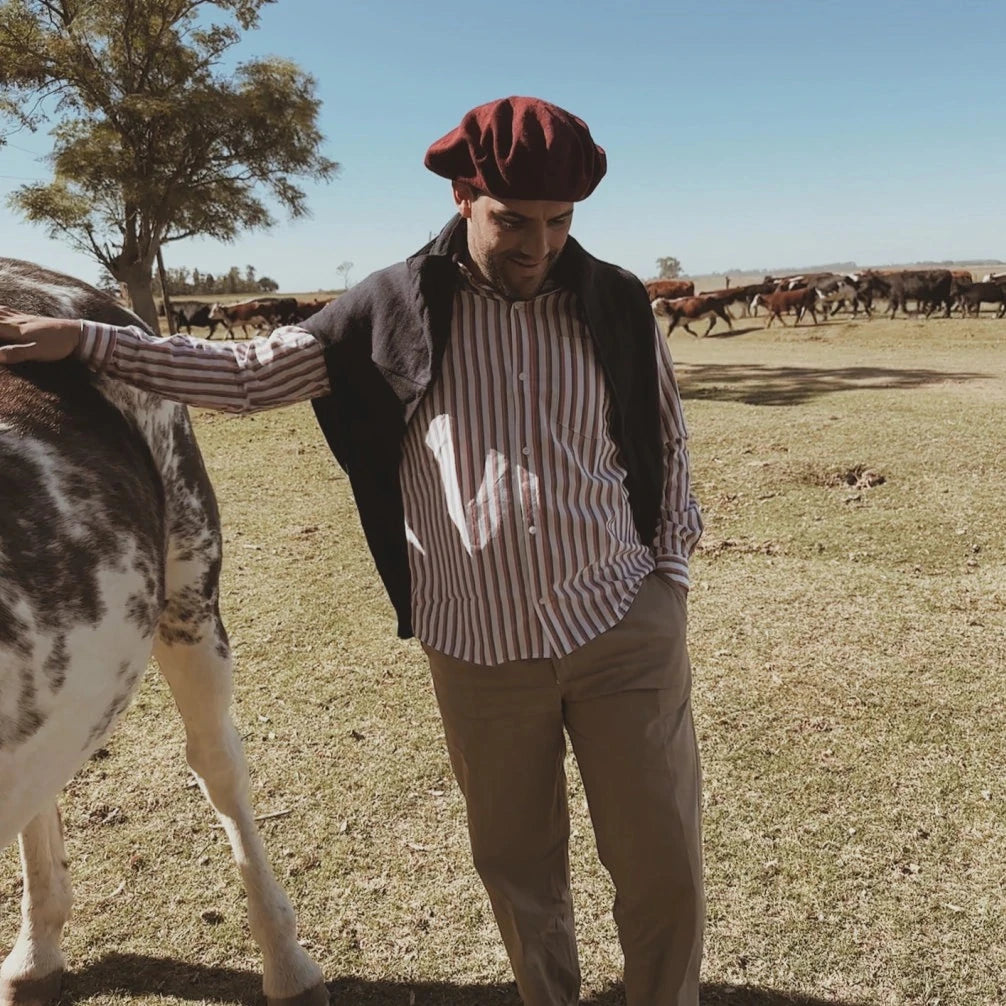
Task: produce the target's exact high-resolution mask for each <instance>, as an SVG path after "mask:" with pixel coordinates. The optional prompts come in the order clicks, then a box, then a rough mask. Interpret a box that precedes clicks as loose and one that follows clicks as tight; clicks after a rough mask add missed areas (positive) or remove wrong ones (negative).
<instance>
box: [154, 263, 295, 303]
mask: <svg viewBox="0 0 1006 1006" xmlns="http://www.w3.org/2000/svg"><path fill="white" fill-rule="evenodd" d="M164 275H165V279H166V281H167V287H168V295H169V296H179V295H184V294H190V293H191V294H213V293H275V291H277V290H278V289H279V283H277V282H276V280H274V279H272V278H271V277H269V276H259V275H258V270H257V269H256V268H255V266H253V265H246V266H245V267H244V271H243V272H242V270H241V269H239V268H238V267H237V266H236V265H232V266H231V267H230V269H228V270H227V272H225V273H220V274H218V275H214V274H213V273H211V272H201V271H200V270H199V269H195V268H193V269H190V268H189V267H188V266H184V265H183V266H178V267H177V268H173V269H165V270H164ZM154 294H155V295H156V296H158V297H159V296H161V283H160V280H159V279H158V278H157V277H156V276H155V277H154Z"/></svg>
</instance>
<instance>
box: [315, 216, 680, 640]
mask: <svg viewBox="0 0 1006 1006" xmlns="http://www.w3.org/2000/svg"><path fill="white" fill-rule="evenodd" d="M466 235H467V232H466V229H465V223H464V221H463V220H462V219H461V218H460V217H458V216H455V217H454V219H453V220H451V221H450V223H448V225H447V226H446V227H445V228H444V229H443V231H441V233H440V234H439V235H438V236H437V237H436V238H435V239H434V240H433V241H431V242H430V243H429V244H428V245H426V246H425V247H424V248H422V249H420V250H419V251H418V252H416V254H415V255H413V256H411V257H410V258H408V259H406V261H405V262H400V263H398V264H397V265H393V266H391V267H390V268H387V269H382V270H381V271H379V272H376V273H373V274H372V275H370V276H368V277H367V278H366V279H365V280H363V281H362V282H361V283H359V284H357V285H356V286H355V287H354V288H353V289H352V290H350V291H349V292H348V293H345V294H343V295H342V296H341V297H339V298H337V299H336V300H334V301H332V302H331V303H330V304H329V305H328V306H327V307H326V308H324V309H323V310H322V311H320V312H319V313H318V314H315V315H313V316H312V317H310V318H308V319H307V321H305V322H304V323H303V327H304V328H306V329H307V330H308V331H310V332H312V333H313V334H314V335H315V336H316V337H317V338H318V340H319V341H320V342H321V343H322V344H323V345H324V347H325V363H326V366H327V368H328V375H329V382H330V384H331V393H330V394H329V395H327V396H326V397H324V398H317V399H315V400H314V401H313V402H312V404H313V406H314V411H315V415H316V416H317V418H318V422H319V424H320V425H321V428H322V431H323V432H324V434H325V439H326V440H327V441H328V444H329V447H331V448H332V452H333V453H334V454H335V456H336V458H337V460H338V462H339V464H340V465H341V466H342V467H343V469H344V470H345V471H346V473H347V475H348V476H349V481H350V485H351V486H352V488H353V495H354V497H355V499H356V505H357V507H358V509H359V513H360V522H361V524H362V525H363V531H364V534H365V535H366V538H367V544H368V546H369V547H370V551H371V552H372V553H373V556H374V561H375V563H376V564H377V570H378V573H379V574H380V576H381V579H382V580H383V581H384V586H385V588H386V589H387V591H388V595H389V597H390V598H391V602H392V604H393V605H394V606H395V611H396V612H397V614H398V634H399V636H401V637H402V638H403V639H407V638H408V637H410V636H411V635H412V615H411V603H410V587H411V584H410V575H409V559H408V545H407V543H406V540H405V515H404V510H403V506H402V494H401V487H400V484H399V475H398V469H399V464H400V461H401V456H402V437H403V435H404V433H405V427H406V424H407V423H408V422H409V420H410V419H411V418H412V415H413V413H414V412H415V410H416V407H417V406H418V404H419V402H420V401H421V399H422V397H423V395H424V394H425V393H426V391H427V390H428V389H429V388H430V386H431V385H432V383H433V381H434V380H435V379H436V376H437V374H438V373H439V372H440V365H441V361H442V359H443V355H444V348H445V346H446V345H447V340H448V339H449V338H450V332H451V313H452V311H453V307H454V295H455V292H456V289H457V284H458V282H459V274H458V268H457V265H456V264H455V262H454V259H453V256H454V255H455V254H456V253H461V252H463V251H464V249H465V248H466V242H467V236H466ZM551 276H552V278H554V279H555V280H556V281H557V282H558V283H560V284H561V285H562V286H564V287H567V288H569V289H571V290H572V291H573V292H574V293H575V294H576V295H577V297H578V299H579V302H580V305H581V307H582V310H583V313H584V316H585V319H586V323H587V328H588V329H589V331H590V334H591V337H592V338H593V341H594V347H595V350H596V353H597V358H598V360H599V361H600V363H601V366H602V368H603V369H604V375H605V378H606V381H607V387H608V392H609V395H610V399H611V406H612V408H611V420H610V429H611V435H612V437H613V439H614V441H615V443H616V444H617V445H618V449H619V452H620V455H621V459H622V462H623V464H624V465H625V468H626V473H627V474H626V480H625V482H626V488H627V490H628V495H629V505H630V507H631V509H632V516H633V520H634V522H635V525H636V530H637V531H638V532H639V537H640V540H641V541H643V542H645V543H647V544H650V543H652V542H653V540H654V536H655V534H656V529H657V519H658V517H659V513H660V502H661V498H662V493H663V482H664V462H663V449H662V443H661V435H660V415H659V403H658V380H657V370H656V350H655V347H654V335H653V332H654V320H653V313H652V311H651V309H650V303H649V300H648V298H647V296H646V291H645V289H644V288H643V285H642V283H641V282H640V281H639V280H638V279H637V278H636V277H635V276H633V275H632V274H631V273H629V272H626V271H625V270H623V269H620V268H618V267H617V266H613V265H610V264H608V263H606V262H601V261H600V260H598V259H596V258H594V257H593V256H592V255H589V254H588V253H587V252H586V251H584V250H583V248H581V247H580V245H579V244H578V243H577V242H576V241H574V240H573V239H572V238H569V239H567V242H566V246H565V248H564V249H563V251H562V254H561V255H560V256H559V259H558V261H557V262H556V264H555V267H554V269H553V271H552V274H551Z"/></svg>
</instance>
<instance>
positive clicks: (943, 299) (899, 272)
mask: <svg viewBox="0 0 1006 1006" xmlns="http://www.w3.org/2000/svg"><path fill="white" fill-rule="evenodd" d="M646 290H647V293H648V294H649V296H650V302H651V304H652V305H653V313H654V314H656V315H657V316H658V317H663V318H666V319H667V320H668V330H667V331H668V334H670V332H671V331H672V330H673V329H674V328H675V327H676V326H677V325H679V324H680V325H681V326H682V327H683V328H684V329H685V331H687V332H689V333H690V334H691V335H695V334H696V333H695V332H693V331H692V329H691V328H690V327H689V324H690V323H691V322H694V321H700V320H702V319H707V320H708V321H709V327H708V328H707V329H706V330H705V332H704V333H703V335H708V334H709V333H710V332H711V331H712V328H713V326H714V325H715V324H716V319H717V318H720V319H721V320H723V321H725V322H726V324H727V326H728V327H730V328H733V322H732V318H731V314H730V312H729V311H728V310H727V308H728V307H729V306H731V305H738V306H739V309H740V312H741V314H742V315H743V316H745V317H750V316H752V315H757V314H758V309H759V308H764V309H765V312H766V315H767V320H766V322H765V327H766V328H768V326H769V325H771V324H772V322H773V321H774V320H775V319H776V318H778V319H779V321H780V322H781V323H782V324H784V325H785V324H786V322H785V319H784V318H783V315H785V314H795V315H796V321H795V322H794V324H797V325H798V324H799V323H800V321H801V319H802V318H803V317H804V316H805V315H807V314H809V315H810V316H811V317H812V318H813V319H814V324H815V325H816V324H817V320H818V318H817V316H818V312H820V313H821V314H822V315H823V316H824V317H831V315H833V314H836V313H838V312H839V311H843V310H844V311H847V312H849V313H850V314H851V315H852V316H853V317H855V316H856V315H858V313H859V312H860V311H862V312H863V313H864V314H865V315H866V316H867V317H868V318H870V317H872V316H873V313H874V309H875V307H876V304H877V302H878V301H883V302H885V303H886V307H885V309H884V312H883V313H885V314H887V315H889V317H891V318H893V317H895V316H896V315H897V313H898V311H899V310H900V311H902V312H903V313H904V314H906V315H907V314H908V313H909V309H908V308H909V304H910V303H911V304H912V305H913V306H914V309H915V312H916V313H917V314H920V315H924V316H925V317H926V318H928V317H929V316H930V315H931V314H933V313H934V312H936V311H938V310H939V311H941V312H942V315H943V317H944V318H949V317H950V315H951V311H959V312H960V313H961V315H962V316H963V317H969V316H973V317H977V316H978V315H979V314H980V312H981V309H982V305H983V304H992V305H995V310H996V317H998V318H1002V317H1003V315H1004V314H1006V273H989V274H988V275H986V276H984V277H982V279H981V280H978V281H976V280H975V278H974V276H972V275H971V273H970V272H968V271H967V270H966V269H866V270H863V271H861V272H855V273H832V272H823V273H807V274H804V275H799V276H782V277H774V276H766V277H765V278H764V280H762V282H761V283H752V284H748V285H746V286H737V287H726V288H725V289H722V290H708V291H704V292H700V293H698V294H696V292H695V284H694V283H693V282H692V281H691V280H685V279H661V280H651V281H650V282H648V283H647V284H646Z"/></svg>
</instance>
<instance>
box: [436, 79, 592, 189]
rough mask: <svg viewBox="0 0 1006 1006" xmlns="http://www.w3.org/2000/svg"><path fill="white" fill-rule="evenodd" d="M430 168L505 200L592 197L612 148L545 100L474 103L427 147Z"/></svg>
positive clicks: (580, 121) (584, 124)
mask: <svg viewBox="0 0 1006 1006" xmlns="http://www.w3.org/2000/svg"><path fill="white" fill-rule="evenodd" d="M423 163H424V164H425V165H426V167H428V168H429V169H430V171H432V172H434V173H435V174H438V175H442V176H443V177H444V178H449V179H450V180H451V181H458V182H467V183H468V184H469V185H471V186H473V187H474V188H476V189H481V190H482V191H483V192H488V193H489V195H491V196H495V197H496V198H497V199H548V200H554V201H556V202H564V203H565V202H577V201H579V200H580V199H586V198H587V196H589V195H590V194H591V192H593V191H594V189H595V187H596V186H597V183H598V182H599V181H600V180H601V179H602V178H603V177H604V172H605V171H606V170H607V166H608V162H607V158H606V157H605V154H604V149H603V148H602V147H599V146H598V145H597V144H596V143H595V142H594V141H593V139H592V138H591V136H590V130H589V129H588V128H587V124H586V123H585V122H584V121H583V120H582V119H578V118H577V117H576V116H575V115H572V114H571V113H569V112H567V111H566V110H565V109H562V108H559V107H558V106H556V105H550V104H549V103H548V102H547V101H542V100H540V99H539V98H518V97H511V98H500V99H499V100H498V101H490V102H489V103H488V104H486V105H479V106H478V108H473V109H472V110H471V111H470V112H469V113H468V114H467V115H466V116H465V117H464V118H463V119H462V120H461V124H460V125H459V126H458V127H457V129H454V130H452V131H451V132H449V133H448V134H447V135H446V136H442V137H441V138H440V139H439V140H437V141H436V143H434V144H433V145H432V146H431V147H430V149H429V150H427V151H426V158H425V160H424V162H423Z"/></svg>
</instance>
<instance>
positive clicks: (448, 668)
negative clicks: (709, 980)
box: [426, 573, 705, 1006]
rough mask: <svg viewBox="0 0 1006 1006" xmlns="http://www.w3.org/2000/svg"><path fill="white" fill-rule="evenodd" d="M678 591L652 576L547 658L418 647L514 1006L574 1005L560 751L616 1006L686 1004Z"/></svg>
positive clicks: (697, 933)
mask: <svg viewBox="0 0 1006 1006" xmlns="http://www.w3.org/2000/svg"><path fill="white" fill-rule="evenodd" d="M686 621H687V615H686V592H685V590H684V589H683V588H682V587H679V586H677V585H676V584H673V583H671V582H670V581H668V580H666V579H665V578H663V577H662V576H660V575H659V574H656V573H654V574H651V575H650V576H648V577H647V578H646V579H645V580H644V581H643V583H642V585H641V586H640V589H639V593H638V594H637V596H636V598H635V600H634V602H633V604H632V606H631V608H630V609H629V611H628V613H627V614H626V615H625V617H624V618H623V619H622V621H621V622H619V623H618V624H617V625H616V626H614V627H613V628H612V629H610V630H609V631H607V632H605V633H603V634H602V635H600V636H598V637H597V638H596V639H593V640H591V642H589V643H588V644H586V645H585V646H583V647H581V648H580V649H578V650H576V651H575V652H573V653H571V654H570V655H569V656H566V657H562V658H558V659H545V660H520V661H513V662H510V663H506V664H502V665H499V666H495V667H484V666H479V665H477V664H469V663H466V662H464V661H460V660H455V659H453V658H451V657H447V656H445V655H444V654H442V653H438V652H437V651H434V650H431V649H429V648H427V650H426V652H427V656H428V657H429V661H430V667H431V670H432V672H433V684H434V688H435V691H436V695H437V701H438V703H439V706H440V712H441V716H442V718H443V723H444V732H445V734H446V738H447V747H448V751H449V753H450V759H451V765H452V767H453V769H454V774H455V776H456V777H457V780H458V783H459V785H460V787H461V791H462V793H463V794H464V797H465V801H466V804H467V810H468V831H469V835H470V837H471V846H472V855H473V858H474V862H475V867H476V869H477V870H478V873H479V875H480V877H481V878H482V881H483V883H484V884H485V887H486V890H487V892H488V894H489V899H490V901H491V903H492V907H493V911H494V913H495V915H496V921H497V923H498V924H499V928H500V932H501V934H502V936H503V941H504V943H505V944H506V949H507V952H508V954H509V956H510V963H511V965H512V967H513V972H514V976H515V977H516V979H517V987H518V989H519V991H520V994H521V998H522V999H523V1001H524V1003H525V1006H576V1004H577V1003H578V1001H579V991H580V968H579V962H578V958H577V951H576V938H575V933H574V925H573V905H572V898H571V896H570V883H569V879H570V878H569V855H568V839H569V812H568V807H567V802H566V777H565V772H564V769H563V758H564V755H565V750H566V745H565V739H564V735H563V730H564V728H565V731H566V733H568V735H569V739H570V742H571V743H572V746H573V752H574V755H575V756H576V760H577V765H578V766H579V770H580V775H581V777H582V779H583V786H584V790H585V792H586V797H587V803H588V806H589V809H590V816H591V821H592V823H593V827H594V835H595V838H596V842H597V850H598V855H599V857H600V859H601V862H602V863H603V864H604V866H605V867H606V868H607V870H608V871H609V873H610V874H611V878H612V880H613V882H614V886H615V903H614V918H615V922H616V925H617V926H618V935H619V941H620V943H621V945H622V951H623V954H624V957H625V993H626V1000H627V1003H628V1006H696V1004H697V1003H698V998H699V964H700V959H701V955H702V932H703V924H704V917H705V900H704V896H703V887H702V849H701V833H700V807H699V800H700V772H699V759H698V750H697V747H696V742H695V730H694V727H693V725H692V713H691V704H690V700H689V696H690V691H691V668H690V665H689V661H688V651H687V647H686V644H685V629H686Z"/></svg>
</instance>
